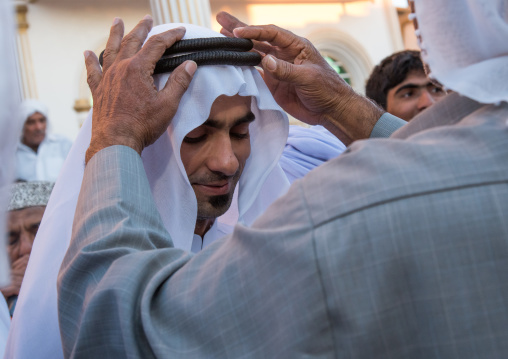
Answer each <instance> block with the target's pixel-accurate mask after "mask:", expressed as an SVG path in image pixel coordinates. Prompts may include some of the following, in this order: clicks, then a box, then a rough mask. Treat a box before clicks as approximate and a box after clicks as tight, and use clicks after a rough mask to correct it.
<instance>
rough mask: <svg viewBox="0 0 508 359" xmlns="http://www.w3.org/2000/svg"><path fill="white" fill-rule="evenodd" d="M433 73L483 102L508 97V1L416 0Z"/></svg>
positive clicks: (424, 54) (423, 46) (425, 52)
mask: <svg viewBox="0 0 508 359" xmlns="http://www.w3.org/2000/svg"><path fill="white" fill-rule="evenodd" d="M414 3H415V10H416V16H417V19H418V26H419V29H418V30H417V34H419V35H421V38H422V42H421V44H420V47H421V49H422V59H423V60H424V61H425V62H426V63H427V64H428V65H429V67H430V70H431V77H432V78H435V79H437V80H438V81H439V82H440V83H442V84H443V85H444V86H445V87H447V88H448V89H451V90H453V91H456V92H458V93H460V94H461V95H464V96H466V97H469V98H471V99H473V100H476V101H478V102H480V103H497V102H500V101H508V86H507V79H508V2H507V1H506V0H415V1H414Z"/></svg>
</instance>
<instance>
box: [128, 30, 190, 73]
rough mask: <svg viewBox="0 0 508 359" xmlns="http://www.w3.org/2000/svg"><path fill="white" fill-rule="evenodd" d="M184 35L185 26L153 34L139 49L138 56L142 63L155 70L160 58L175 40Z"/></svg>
mask: <svg viewBox="0 0 508 359" xmlns="http://www.w3.org/2000/svg"><path fill="white" fill-rule="evenodd" d="M184 35H185V28H184V27H177V28H175V29H171V30H168V31H165V32H163V33H161V34H157V35H153V36H152V37H150V38H149V39H148V40H147V41H146V43H145V45H144V46H143V48H142V49H141V50H140V51H139V53H138V55H137V58H138V59H139V61H141V64H143V65H146V66H147V67H149V68H151V69H152V71H153V69H155V64H156V63H157V61H159V60H160V58H161V57H162V55H163V54H164V51H166V49H167V48H169V47H171V46H173V44H174V43H175V42H177V41H180V40H181V39H182V38H183V36H184Z"/></svg>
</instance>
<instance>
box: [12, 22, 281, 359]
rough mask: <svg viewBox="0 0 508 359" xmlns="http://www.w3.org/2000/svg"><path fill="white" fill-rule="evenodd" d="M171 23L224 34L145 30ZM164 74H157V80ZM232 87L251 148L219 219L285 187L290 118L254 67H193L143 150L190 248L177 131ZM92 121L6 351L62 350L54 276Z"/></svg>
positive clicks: (175, 228)
mask: <svg viewBox="0 0 508 359" xmlns="http://www.w3.org/2000/svg"><path fill="white" fill-rule="evenodd" d="M177 26H185V27H186V28H187V32H186V35H185V38H196V37H216V36H222V35H220V34H218V33H216V32H214V31H212V30H209V29H205V28H201V27H197V26H193V25H185V24H171V25H162V26H158V27H155V28H154V29H153V30H152V32H151V34H156V33H160V32H163V31H166V30H168V29H171V28H174V27H177ZM168 76H169V75H168V74H164V75H159V76H157V77H156V84H157V85H158V87H159V88H162V86H163V84H165V82H166V80H167V78H168ZM235 94H239V95H241V96H253V100H252V108H251V110H252V112H253V113H254V115H255V116H256V120H255V121H254V122H253V123H252V124H251V125H250V138H251V155H250V157H249V158H248V160H247V162H246V165H245V168H244V171H243V174H242V176H241V178H240V181H239V184H238V200H237V201H235V202H234V203H233V205H232V206H231V208H230V210H228V212H227V213H226V214H224V215H223V216H222V217H220V218H219V219H218V221H220V222H222V223H226V224H231V225H233V224H234V223H236V222H237V220H239V221H241V222H243V223H246V224H251V223H252V222H253V220H254V219H255V218H256V217H257V216H258V215H260V214H261V213H262V212H263V211H264V210H265V209H266V207H267V206H268V205H269V204H271V203H272V202H273V201H274V200H275V199H276V198H277V197H279V196H280V195H282V194H283V193H284V192H285V191H286V190H287V188H288V187H289V182H288V180H287V178H286V176H285V175H284V173H283V171H282V169H281V168H280V166H279V165H278V160H279V157H280V155H281V153H282V151H283V149H284V145H285V143H286V139H287V133H288V126H289V125H288V119H287V117H286V115H285V114H284V112H283V111H282V110H281V109H280V108H279V106H278V105H277V104H276V102H275V100H274V99H273V97H272V96H271V94H270V91H269V90H268V88H267V87H266V85H265V83H264V81H263V79H262V78H261V76H260V75H259V73H258V72H257V70H255V69H254V68H252V67H234V66H203V67H199V68H198V69H197V71H196V73H195V76H194V79H193V80H192V83H191V85H190V87H189V89H188V90H187V92H186V93H185V95H184V96H183V98H182V101H181V102H180V106H179V108H178V111H177V113H176V115H175V117H174V119H173V121H172V123H171V125H170V126H169V128H168V131H167V132H166V133H165V134H164V135H163V136H161V138H159V139H158V140H157V141H156V142H155V143H154V144H153V145H151V146H150V147H147V148H146V149H145V150H144V151H143V154H142V160H143V163H144V166H145V170H146V172H147V176H148V180H149V183H150V187H151V190H152V193H153V197H154V199H155V202H156V205H157V207H158V209H159V212H160V214H161V217H162V219H163V221H164V225H165V226H166V229H167V230H168V232H169V233H170V234H171V237H172V239H173V242H174V244H175V247H178V248H182V249H185V250H190V248H191V244H192V239H193V233H194V227H195V223H196V216H197V201H196V197H195V195H194V192H193V190H192V187H191V185H190V183H189V181H188V178H187V175H186V172H185V169H184V167H183V164H182V161H181V158H180V145H181V143H182V139H183V138H184V137H185V136H186V134H187V133H189V132H190V131H191V130H192V129H194V128H196V127H198V126H200V125H201V124H202V123H203V122H204V121H206V120H207V119H208V115H209V113H210V109H211V106H212V103H213V102H214V101H215V99H216V98H217V97H218V96H220V95H227V96H233V95H235ZM91 122H92V121H91V114H89V116H88V118H87V120H86V121H85V123H84V124H83V127H82V129H81V131H80V133H79V135H78V138H77V139H76V141H75V143H74V145H73V147H72V149H71V151H70V153H69V155H68V157H67V160H66V162H65V164H64V167H63V169H62V172H61V173H60V177H59V179H58V180H57V183H56V185H55V188H54V190H53V194H52V196H51V199H50V201H49V203H48V206H47V207H46V211H45V213H44V218H43V220H42V223H41V226H40V229H39V232H38V234H37V238H36V240H35V242H34V246H33V249H32V254H31V258H30V262H29V265H28V268H27V271H26V274H25V278H24V281H23V285H22V287H21V292H20V296H19V299H18V302H17V306H16V315H15V316H14V319H13V322H12V328H11V335H10V337H9V342H8V347H7V352H6V353H7V355H8V356H10V357H16V358H32V357H38V358H46V357H48V358H49V357H51V358H56V357H62V349H61V343H60V334H59V329H58V321H57V293H56V279H57V274H58V270H59V268H60V264H61V261H62V259H63V257H64V254H65V252H66V250H67V247H68V244H69V240H70V236H71V227H72V221H73V217H74V211H75V208H76V202H77V197H78V194H79V190H80V187H81V181H82V176H83V171H84V157H85V152H86V149H87V147H88V145H89V143H90V134H91ZM261 135H262V136H261ZM28 338H29V340H27V339H28Z"/></svg>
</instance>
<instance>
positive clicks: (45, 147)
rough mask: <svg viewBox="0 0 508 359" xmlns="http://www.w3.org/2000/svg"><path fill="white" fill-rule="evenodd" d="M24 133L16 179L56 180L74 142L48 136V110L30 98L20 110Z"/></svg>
mask: <svg viewBox="0 0 508 359" xmlns="http://www.w3.org/2000/svg"><path fill="white" fill-rule="evenodd" d="M19 118H20V122H21V123H22V124H23V131H22V134H21V138H20V141H19V143H18V149H17V151H16V178H17V179H19V180H24V181H51V182H54V181H56V179H57V177H58V173H59V172H60V169H61V168H62V165H63V163H64V161H65V158H66V157H67V154H68V153H69V150H70V148H71V146H72V142H71V141H70V140H69V139H67V138H66V137H64V136H62V135H58V134H54V133H48V132H49V131H48V127H49V123H48V108H47V107H46V105H44V104H43V103H42V102H40V101H37V100H33V99H27V100H24V101H23V102H22V103H21V108H20V110H19Z"/></svg>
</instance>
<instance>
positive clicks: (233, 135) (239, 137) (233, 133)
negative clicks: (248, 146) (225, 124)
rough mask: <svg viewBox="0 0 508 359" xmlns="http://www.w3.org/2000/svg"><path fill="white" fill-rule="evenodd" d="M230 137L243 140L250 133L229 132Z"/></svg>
mask: <svg viewBox="0 0 508 359" xmlns="http://www.w3.org/2000/svg"><path fill="white" fill-rule="evenodd" d="M231 137H233V138H236V139H237V140H244V139H247V138H249V137H250V133H249V132H247V133H235V132H231Z"/></svg>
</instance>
